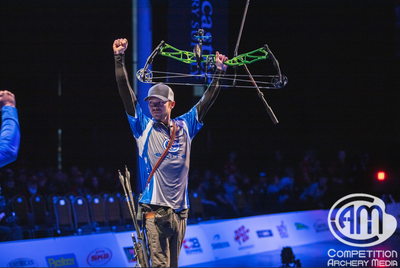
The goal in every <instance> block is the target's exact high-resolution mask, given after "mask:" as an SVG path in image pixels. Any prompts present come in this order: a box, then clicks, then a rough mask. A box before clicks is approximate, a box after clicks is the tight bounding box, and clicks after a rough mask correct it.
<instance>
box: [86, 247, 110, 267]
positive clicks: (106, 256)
mask: <svg viewBox="0 0 400 268" xmlns="http://www.w3.org/2000/svg"><path fill="white" fill-rule="evenodd" d="M111 258H112V252H111V250H109V249H108V248H97V249H95V250H93V251H92V252H90V254H89V256H88V257H87V263H88V264H89V265H91V266H102V265H104V264H106V263H107V262H109V261H110V260H111Z"/></svg>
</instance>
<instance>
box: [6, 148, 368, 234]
mask: <svg viewBox="0 0 400 268" xmlns="http://www.w3.org/2000/svg"><path fill="white" fill-rule="evenodd" d="M273 158H274V159H273V160H272V161H271V162H270V163H269V164H267V165H266V166H265V168H264V169H260V170H259V171H250V170H245V169H244V168H243V167H242V166H241V165H240V162H239V161H238V160H237V159H238V156H237V155H236V153H235V152H232V153H230V155H229V156H228V157H227V160H226V161H225V162H224V163H222V164H221V168H220V170H211V169H205V170H196V169H192V171H191V174H190V178H189V189H188V191H189V194H190V196H191V197H193V196H195V197H197V198H198V199H200V200H201V206H202V214H201V217H202V218H204V219H217V218H237V217H244V216H252V215H261V214H270V213H280V212H289V211H298V210H311V209H329V208H330V207H331V206H332V204H333V203H334V202H335V201H336V200H338V199H339V198H340V197H342V196H344V195H346V194H348V193H351V192H355V190H357V192H363V191H364V192H366V191H368V190H369V187H370V186H369V183H367V180H368V178H370V177H371V176H372V175H371V174H370V170H369V166H370V163H369V155H368V154H366V153H364V154H358V155H356V156H355V157H352V158H351V159H350V158H349V157H348V155H347V154H346V151H344V150H339V151H338V152H337V155H336V156H335V157H332V159H331V160H329V161H320V160H319V157H318V154H317V152H316V151H313V150H307V151H306V152H305V153H304V155H303V158H302V159H298V161H296V162H295V164H291V163H289V162H288V161H286V159H285V157H284V155H283V154H282V152H281V151H279V150H276V151H275V155H274V157H273ZM132 177H133V178H135V176H132ZM0 185H1V193H0V196H2V197H1V198H0V200H3V202H2V204H3V205H2V206H0V210H2V211H0V213H4V215H5V213H6V212H7V213H8V214H9V215H12V209H13V208H12V206H11V202H10V201H11V199H12V198H13V197H14V196H18V195H21V196H24V197H25V198H26V199H27V200H29V199H30V198H31V197H32V196H35V195H40V196H42V197H44V198H46V199H48V198H50V197H51V196H82V197H87V196H90V195H103V194H107V193H120V194H123V189H122V186H121V184H120V181H119V178H118V172H117V171H116V170H110V169H107V168H104V167H96V168H95V169H90V168H88V169H85V170H82V169H81V168H79V167H77V166H73V167H71V168H70V169H68V170H58V169H56V168H53V167H50V168H46V169H42V170H30V169H29V168H23V167H21V168H16V169H10V168H9V167H8V166H5V167H3V168H2V169H0ZM135 185H136V183H135V182H132V186H135ZM191 205H192V206H196V204H195V203H191ZM10 213H11V214H10ZM191 215H192V217H197V216H198V215H194V214H193V213H192V214H191ZM0 225H7V222H6V221H5V220H3V221H0ZM19 237H20V236H16V238H15V239H20V238H19ZM0 239H2V238H1V237H0ZM10 239H11V238H8V240H10Z"/></svg>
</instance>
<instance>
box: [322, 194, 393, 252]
mask: <svg viewBox="0 0 400 268" xmlns="http://www.w3.org/2000/svg"><path fill="white" fill-rule="evenodd" d="M385 208H386V207H385V203H384V202H383V201H382V200H381V199H379V198H378V197H376V196H373V195H369V194H361V193H358V194H350V195H347V196H345V197H342V198H341V199H339V200H338V201H337V202H336V203H335V204H334V205H333V206H332V208H331V209H330V210H329V215H328V224H329V229H330V231H331V233H332V234H333V235H334V236H335V237H336V238H337V239H338V240H339V241H341V242H342V243H344V244H347V245H350V246H355V247H370V246H375V245H377V244H380V243H382V242H383V241H385V240H386V239H388V238H389V237H390V236H391V235H392V234H393V233H394V232H395V231H396V227H397V221H396V218H395V217H393V216H392V215H390V214H386V212H385Z"/></svg>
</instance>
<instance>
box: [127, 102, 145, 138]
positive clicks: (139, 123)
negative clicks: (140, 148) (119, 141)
mask: <svg viewBox="0 0 400 268" xmlns="http://www.w3.org/2000/svg"><path fill="white" fill-rule="evenodd" d="M127 116H128V121H129V125H130V127H131V130H132V133H133V135H134V136H135V138H136V139H138V138H139V137H140V136H141V135H142V133H143V132H144V130H145V128H146V126H147V124H148V123H149V121H150V118H149V117H147V116H146V115H145V114H144V113H143V111H142V108H141V107H140V105H139V103H137V104H136V111H135V116H131V115H129V114H128V113H127Z"/></svg>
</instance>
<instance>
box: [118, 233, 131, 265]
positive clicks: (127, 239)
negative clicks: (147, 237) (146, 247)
mask: <svg viewBox="0 0 400 268" xmlns="http://www.w3.org/2000/svg"><path fill="white" fill-rule="evenodd" d="M132 234H133V235H134V236H135V237H136V232H135V231H130V232H119V233H115V238H116V239H117V241H118V245H119V251H120V252H121V254H122V255H123V257H122V259H123V260H122V261H123V262H124V263H125V267H133V266H135V265H136V259H135V251H134V250H133V240H132Z"/></svg>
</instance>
